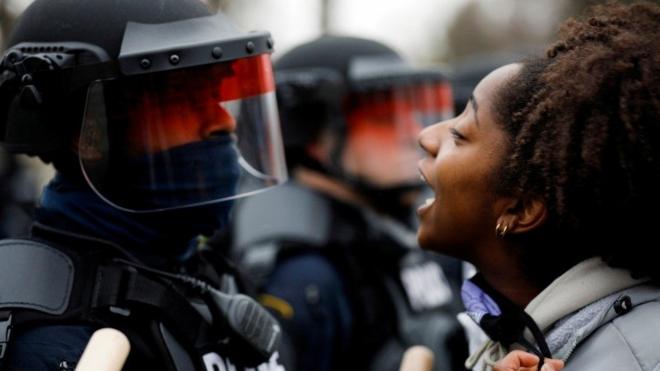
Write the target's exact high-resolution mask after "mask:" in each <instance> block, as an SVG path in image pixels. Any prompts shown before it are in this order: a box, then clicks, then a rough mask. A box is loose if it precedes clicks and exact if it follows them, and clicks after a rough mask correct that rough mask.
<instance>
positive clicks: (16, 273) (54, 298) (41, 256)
mask: <svg viewBox="0 0 660 371" xmlns="http://www.w3.org/2000/svg"><path fill="white" fill-rule="evenodd" d="M73 281H74V265H73V261H72V260H71V258H69V257H68V256H66V255H65V254H64V253H62V252H61V251H59V250H57V249H55V248H53V247H51V246H48V245H45V244H43V243H40V242H37V241H33V240H23V239H10V240H2V241H0V309H14V308H24V309H33V310H37V311H40V312H45V313H48V314H55V315H57V314H62V313H64V312H65V311H66V309H67V307H68V304H69V298H70V296H71V291H72V288H73Z"/></svg>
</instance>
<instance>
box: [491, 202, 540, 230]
mask: <svg viewBox="0 0 660 371" xmlns="http://www.w3.org/2000/svg"><path fill="white" fill-rule="evenodd" d="M502 206H503V208H502V212H501V214H500V216H499V218H498V219H497V225H498V229H500V228H504V227H506V231H507V232H508V233H509V234H517V233H527V232H530V231H533V230H534V229H537V228H538V227H540V226H541V225H543V223H545V220H546V218H547V215H548V210H547V207H546V206H545V203H544V202H543V201H541V200H540V199H538V198H509V199H507V200H506V201H505V202H504V204H503V205H502Z"/></svg>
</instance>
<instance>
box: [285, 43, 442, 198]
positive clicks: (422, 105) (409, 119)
mask: <svg viewBox="0 0 660 371" xmlns="http://www.w3.org/2000/svg"><path fill="white" fill-rule="evenodd" d="M275 70H276V81H277V94H278V104H279V109H280V117H281V121H282V128H283V134H284V142H285V147H286V150H287V158H288V159H289V160H290V163H289V166H290V167H291V166H296V165H298V164H304V165H308V166H310V165H311V166H316V167H317V168H321V170H324V171H327V172H328V173H331V174H332V175H334V176H338V177H340V178H342V179H343V180H344V181H347V182H349V183H350V184H351V185H353V186H354V187H355V188H357V189H358V190H360V191H362V193H364V194H365V195H366V196H368V197H369V196H377V195H379V194H381V195H383V196H385V197H383V198H387V197H389V196H391V195H392V192H387V191H396V192H398V191H404V190H407V189H410V188H411V187H412V188H415V187H418V186H420V185H421V181H420V179H419V173H418V172H417V161H418V160H419V158H420V157H419V156H420V153H419V149H418V145H417V135H418V133H419V132H420V131H421V129H422V128H423V127H424V126H426V125H429V124H432V123H435V122H437V121H440V120H443V119H447V118H450V117H451V115H452V114H453V105H452V97H451V89H450V87H449V84H448V82H447V80H446V78H445V77H444V76H443V75H442V74H441V73H440V72H439V71H437V70H434V69H420V68H413V67H412V66H410V65H409V64H408V63H406V62H405V61H404V60H403V59H402V58H401V56H399V55H398V54H397V53H396V52H395V51H394V50H392V49H390V48H389V47H387V46H385V45H383V44H380V43H378V42H375V41H372V40H366V39H361V38H354V37H337V36H323V37H321V38H318V39H316V40H314V41H311V42H308V43H306V44H303V45H300V46H298V47H296V48H294V49H293V50H291V51H289V52H287V53H286V54H284V55H283V56H281V57H280V58H279V59H278V60H277V61H276V63H275ZM327 133H331V134H332V135H333V137H334V140H333V141H332V142H333V143H334V148H333V149H332V154H331V156H330V158H331V159H330V161H326V162H325V163H318V161H316V160H317V159H311V158H310V156H309V152H308V151H307V148H308V146H309V143H313V142H314V141H316V140H317V139H318V138H319V136H320V135H325V134H327ZM291 161H294V162H295V163H293V164H292V163H291ZM379 201H380V200H379ZM379 203H380V202H379Z"/></svg>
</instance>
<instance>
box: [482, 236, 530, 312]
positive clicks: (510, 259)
mask: <svg viewBox="0 0 660 371" xmlns="http://www.w3.org/2000/svg"><path fill="white" fill-rule="evenodd" d="M489 250H490V252H491V253H490V254H488V255H487V256H482V258H481V259H480V260H479V261H475V263H474V264H475V266H476V267H477V270H478V271H479V272H480V273H481V275H482V276H483V277H484V279H485V280H486V281H487V282H488V283H489V284H490V285H491V286H493V288H495V289H496V290H497V291H499V292H500V293H501V294H502V295H504V296H505V297H507V298H508V299H509V300H511V301H512V302H513V303H515V304H516V305H518V306H519V307H521V308H525V307H526V306H527V304H529V302H530V301H532V299H534V298H535V297H536V296H537V295H538V294H540V293H541V291H543V288H542V287H539V286H538V285H537V284H536V283H535V282H534V281H533V280H532V279H530V277H528V275H527V274H525V272H524V270H523V269H522V265H521V263H520V261H519V259H518V258H517V257H516V256H512V255H511V254H506V253H504V252H506V251H511V250H509V249H506V250H505V249H497V248H495V249H492V248H489ZM498 252H499V253H498ZM503 267H506V269H503Z"/></svg>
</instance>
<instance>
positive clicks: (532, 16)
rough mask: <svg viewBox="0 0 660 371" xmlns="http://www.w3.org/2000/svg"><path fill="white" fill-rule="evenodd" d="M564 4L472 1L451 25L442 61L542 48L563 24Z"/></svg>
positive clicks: (522, 0)
mask: <svg viewBox="0 0 660 371" xmlns="http://www.w3.org/2000/svg"><path fill="white" fill-rule="evenodd" d="M562 5H563V1H556V0H535V1H533V2H530V1H528V0H489V1H488V2H486V1H479V0H470V1H468V2H467V3H466V5H465V6H464V7H463V8H462V9H461V10H460V11H459V12H458V14H457V15H456V17H455V18H454V20H453V22H452V23H451V25H450V26H449V30H448V32H447V51H446V55H444V56H441V59H442V60H445V61H448V62H450V63H452V62H455V61H457V60H460V59H462V58H464V57H466V56H469V55H473V54H482V55H483V54H488V53H494V52H499V51H502V50H519V49H538V48H539V46H541V45H544V44H545V43H546V42H547V41H548V40H549V38H550V36H551V35H552V33H553V31H554V29H555V28H556V25H557V24H558V23H559V19H560V14H561V10H562V9H563V7H562ZM540 12H542V13H541V14H540ZM540 15H542V16H540Z"/></svg>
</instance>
